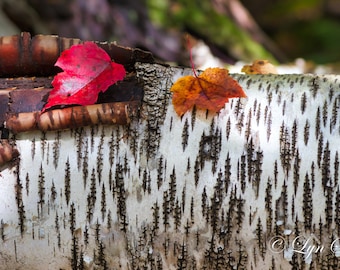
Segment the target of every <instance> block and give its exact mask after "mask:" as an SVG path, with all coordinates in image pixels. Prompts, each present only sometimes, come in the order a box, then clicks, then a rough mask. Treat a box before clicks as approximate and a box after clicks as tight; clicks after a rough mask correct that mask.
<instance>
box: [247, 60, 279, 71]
mask: <svg viewBox="0 0 340 270" xmlns="http://www.w3.org/2000/svg"><path fill="white" fill-rule="evenodd" d="M241 71H242V72H244V73H246V74H277V70H276V67H275V66H274V65H273V64H271V63H270V62H269V61H268V60H255V61H254V62H253V64H252V65H245V66H244V67H243V68H242V69H241Z"/></svg>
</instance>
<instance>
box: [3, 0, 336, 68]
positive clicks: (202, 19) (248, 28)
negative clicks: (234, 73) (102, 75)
mask: <svg viewBox="0 0 340 270" xmlns="http://www.w3.org/2000/svg"><path fill="white" fill-rule="evenodd" d="M0 5H1V10H0V12H1V13H0V19H1V20H3V19H5V20H7V22H8V24H4V23H2V22H0V33H1V34H2V35H4V34H6V35H11V34H16V33H19V32H20V31H29V32H31V33H32V34H58V35H60V36H64V37H75V38H80V39H84V40H99V41H117V43H118V44H120V45H124V46H130V47H139V48H142V49H146V50H149V51H151V52H152V53H153V54H154V55H155V56H156V57H157V58H159V59H161V60H164V61H170V62H175V63H177V64H184V65H189V62H188V60H189V57H188V47H187V44H186V39H185V34H186V33H189V34H190V35H191V36H192V37H193V38H194V40H203V41H204V42H205V43H206V44H207V45H208V46H209V47H210V49H211V50H212V52H213V53H214V54H215V55H216V56H218V57H219V58H221V59H223V60H224V61H226V62H228V63H234V62H235V61H238V60H243V61H252V60H254V59H260V58H266V59H270V60H273V61H276V62H280V63H286V62H290V61H293V60H294V59H296V58H304V59H306V60H309V61H312V62H313V63H316V64H323V63H333V64H335V63H338V62H339V60H340V49H339V45H340V0H256V1H254V0H203V1H202V0H137V1H136V0H16V1H13V0H2V1H0Z"/></svg>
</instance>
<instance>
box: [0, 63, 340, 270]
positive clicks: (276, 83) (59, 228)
mask: <svg viewBox="0 0 340 270" xmlns="http://www.w3.org/2000/svg"><path fill="white" fill-rule="evenodd" d="M136 71H137V79H138V80H140V81H142V82H143V84H144V97H143V101H142V105H141V108H140V112H139V116H138V117H136V116H135V117H134V118H133V119H131V121H130V123H129V124H127V125H110V126H101V125H99V126H91V127H84V128H77V129H72V130H64V131H50V132H46V133H42V132H41V131H33V132H27V133H20V134H18V135H16V137H15V138H13V139H14V140H15V145H16V147H17V149H18V150H19V152H20V153H21V156H20V161H19V162H18V164H17V165H16V166H15V167H13V168H8V169H5V170H3V171H2V173H1V178H0V187H1V188H0V199H1V205H0V207H1V208H0V209H1V217H0V219H1V224H0V235H1V237H2V240H0V242H1V245H0V260H1V262H2V263H1V267H2V269H290V268H292V269H293V268H294V269H302V268H303V267H306V269H309V268H312V266H313V268H314V269H321V266H325V267H326V268H327V269H338V268H339V266H340V262H339V260H338V256H339V244H340V241H338V237H339V235H340V203H339V202H340V189H339V145H340V139H339V135H340V124H339V122H340V120H339V119H340V114H339V106H340V90H339V83H338V80H339V77H338V76H331V75H329V76H313V75H270V76H261V75H260V76H259V75H233V77H234V78H235V79H236V80H238V81H239V83H240V84H241V86H242V87H243V89H244V90H245V91H246V93H247V95H248V98H246V99H231V100H230V102H229V103H227V104H226V106H225V108H224V109H223V110H222V111H221V112H220V113H219V114H214V113H209V112H206V111H199V110H195V109H194V110H193V111H192V112H188V113H186V114H185V115H184V116H183V117H182V118H179V117H178V116H177V115H176V114H175V112H174V109H173V106H172V104H171V94H170V92H169V88H170V87H171V85H172V83H173V82H174V81H175V80H176V79H177V78H178V77H179V76H183V75H186V74H191V71H190V70H186V69H182V68H178V67H168V66H162V65H158V64H146V63H144V64H140V63H137V64H136Z"/></svg>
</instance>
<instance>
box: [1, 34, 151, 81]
mask: <svg viewBox="0 0 340 270" xmlns="http://www.w3.org/2000/svg"><path fill="white" fill-rule="evenodd" d="M80 43H83V41H81V40H80V39H73V38H62V37H58V36H53V35H36V36H34V37H32V38H31V35H30V34H29V33H26V32H24V33H21V35H14V36H4V37H0V77H16V76H49V75H54V74H56V73H57V72H59V71H60V69H59V68H57V67H55V66H54V64H55V62H56V60H57V58H58V57H59V55H60V53H61V52H62V51H64V50H66V49H68V48H70V47H71V46H72V45H74V44H80ZM96 44H97V45H98V46H99V47H101V48H103V49H104V50H105V51H106V52H107V53H108V54H109V55H110V57H111V58H112V59H114V60H115V62H117V63H120V64H122V65H124V66H125V68H126V69H127V71H131V70H132V69H133V67H134V64H135V62H149V63H153V62H154V60H153V57H152V54H151V53H149V52H145V51H142V50H139V49H131V48H127V47H122V46H118V45H116V44H115V43H113V42H112V43H108V42H96Z"/></svg>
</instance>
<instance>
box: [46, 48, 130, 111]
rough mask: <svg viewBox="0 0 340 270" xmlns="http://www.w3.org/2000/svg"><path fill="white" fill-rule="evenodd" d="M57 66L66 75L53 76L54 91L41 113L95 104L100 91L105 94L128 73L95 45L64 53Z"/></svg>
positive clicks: (71, 49)
mask: <svg viewBox="0 0 340 270" xmlns="http://www.w3.org/2000/svg"><path fill="white" fill-rule="evenodd" d="M55 65H56V66H58V67H60V68H62V69H63V70H64V72H61V73H58V74H57V75H56V76H55V77H54V79H53V81H52V85H53V89H52V90H51V92H50V95H49V97H48V100H47V103H46V105H45V107H44V108H43V110H42V112H44V111H45V110H46V109H48V108H51V107H53V106H56V105H76V104H77V105H92V104H94V103H95V102H96V101H97V98H98V94H99V93H100V92H105V91H106V90H107V88H108V87H109V86H110V85H112V84H114V83H116V82H117V81H120V80H122V79H123V78H124V77H125V74H126V72H125V69H124V66H123V65H121V64H117V63H115V62H112V61H111V58H110V56H109V55H108V54H107V53H106V52H105V51H104V50H103V49H101V48H99V47H98V46H97V45H96V44H95V43H93V42H85V43H84V44H79V45H74V46H72V47H71V48H70V49H68V50H65V51H64V52H62V54H61V55H60V57H59V58H58V60H57V62H56V63H55Z"/></svg>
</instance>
